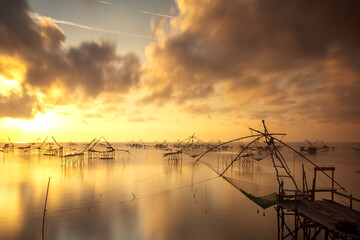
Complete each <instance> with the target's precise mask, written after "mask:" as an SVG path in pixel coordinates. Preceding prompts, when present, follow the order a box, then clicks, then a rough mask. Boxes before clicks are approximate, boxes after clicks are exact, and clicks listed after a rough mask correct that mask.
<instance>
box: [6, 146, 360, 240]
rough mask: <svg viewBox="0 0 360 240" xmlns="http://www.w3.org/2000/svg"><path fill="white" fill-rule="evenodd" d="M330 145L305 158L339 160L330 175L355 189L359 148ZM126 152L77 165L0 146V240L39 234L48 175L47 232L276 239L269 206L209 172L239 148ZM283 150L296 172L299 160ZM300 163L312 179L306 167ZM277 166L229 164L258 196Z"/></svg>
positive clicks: (358, 190) (52, 235)
mask: <svg viewBox="0 0 360 240" xmlns="http://www.w3.org/2000/svg"><path fill="white" fill-rule="evenodd" d="M115 145H116V147H119V148H122V149H124V148H125V147H124V146H122V145H120V144H115ZM292 145H293V146H294V145H296V144H292ZM331 145H333V146H335V150H334V151H329V152H326V153H318V154H316V155H315V156H310V158H311V159H312V160H313V161H314V162H316V163H317V164H322V165H324V164H325V165H335V166H336V171H335V177H336V179H337V180H338V181H339V182H340V183H341V184H342V185H343V186H344V187H345V188H346V189H347V190H348V191H349V192H351V193H353V195H354V196H357V197H360V187H359V185H358V183H359V182H360V181H359V180H360V174H359V172H360V153H359V152H356V151H355V150H353V149H352V146H353V145H354V144H351V143H334V144H331ZM129 150H130V152H131V153H132V154H133V155H134V156H135V157H134V156H131V157H129V156H127V155H118V156H117V157H116V159H115V160H86V159H85V161H84V164H83V165H82V166H70V165H64V164H62V163H61V159H60V158H58V157H46V156H41V155H39V154H37V153H35V152H32V153H19V152H17V151H16V150H15V152H14V153H1V152H0V160H1V162H0V179H1V182H0V239H41V228H42V216H43V206H44V200H45V194H46V187H47V183H48V178H49V176H50V177H51V183H50V191H49V198H48V207H47V208H48V211H47V216H46V238H47V239H52V240H56V239H64V240H65V239H66V240H68V239H277V222H276V212H275V210H274V207H270V208H268V209H266V210H262V209H261V208H260V207H259V206H257V205H256V204H255V203H253V202H252V201H250V200H249V199H248V198H246V197H245V196H244V195H243V194H242V193H241V192H239V191H238V190H236V189H235V188H234V187H233V186H231V185H230V184H229V183H228V182H226V181H225V180H223V179H222V178H219V177H217V174H216V173H215V172H214V171H213V170H212V169H215V170H217V171H220V170H221V169H223V167H224V166H225V165H226V164H228V163H229V162H230V160H231V157H233V156H235V155H234V154H235V153H236V151H234V152H233V153H232V152H231V151H230V152H227V153H218V152H212V153H210V154H209V155H207V156H206V157H205V158H204V159H203V160H204V162H205V163H207V164H208V165H209V166H210V167H211V168H212V169H211V168H210V167H209V166H208V165H206V164H204V163H197V164H193V162H194V160H193V159H192V158H190V157H187V156H184V157H183V161H182V162H178V163H172V162H167V161H165V160H164V159H163V158H162V153H163V152H162V151H160V150H155V149H129ZM282 151H283V153H284V156H285V157H286V158H287V160H288V165H289V167H290V169H291V171H292V172H293V173H294V175H295V177H296V178H297V179H301V175H300V170H301V164H302V161H301V160H300V159H299V158H297V157H294V155H293V154H291V153H290V152H289V151H288V150H286V149H283V150H282ZM305 169H306V170H307V171H308V181H309V182H310V180H311V178H312V174H313V173H312V172H311V169H312V168H311V167H310V166H309V165H308V164H306V165H305ZM274 173H275V171H274V169H273V168H272V163H271V160H270V159H269V158H266V159H264V160H262V161H260V162H255V161H254V162H252V163H237V164H235V165H234V167H233V168H231V169H229V171H228V172H227V174H228V176H232V177H233V178H235V179H238V180H239V181H240V183H243V187H244V189H246V190H248V191H252V190H253V191H254V193H257V194H264V195H265V194H267V193H270V192H272V191H274V190H275V191H276V189H277V185H276V178H275V175H274ZM328 183H329V180H328V179H326V178H321V180H319V184H320V185H321V184H324V185H326V184H328Z"/></svg>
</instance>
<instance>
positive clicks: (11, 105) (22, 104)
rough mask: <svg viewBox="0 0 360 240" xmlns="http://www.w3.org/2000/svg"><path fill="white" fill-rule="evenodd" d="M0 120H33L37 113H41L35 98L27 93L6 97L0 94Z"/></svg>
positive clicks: (11, 94) (12, 94) (41, 110)
mask: <svg viewBox="0 0 360 240" xmlns="http://www.w3.org/2000/svg"><path fill="white" fill-rule="evenodd" d="M0 109H1V110H0V118H4V117H11V118H23V119H29V118H34V117H35V116H36V113H37V112H43V109H42V107H41V105H40V104H39V102H38V100H37V99H36V97H34V96H31V95H29V94H27V93H23V94H18V93H10V95H8V96H3V95H1V94H0Z"/></svg>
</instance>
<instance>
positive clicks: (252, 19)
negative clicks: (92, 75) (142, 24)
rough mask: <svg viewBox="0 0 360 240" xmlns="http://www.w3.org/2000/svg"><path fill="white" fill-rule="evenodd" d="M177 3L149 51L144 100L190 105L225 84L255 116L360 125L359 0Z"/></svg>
mask: <svg viewBox="0 0 360 240" xmlns="http://www.w3.org/2000/svg"><path fill="white" fill-rule="evenodd" d="M177 5H178V9H179V17H178V21H177V24H178V25H175V24H176V23H171V24H170V25H167V26H165V27H164V28H165V29H167V28H169V27H170V31H168V32H170V34H168V35H167V36H165V37H164V38H162V40H161V41H160V42H158V43H153V44H151V45H149V46H148V47H147V50H146V54H147V56H148V59H149V61H148V64H147V66H146V68H145V72H146V77H147V79H148V88H149V89H150V90H151V91H152V93H150V94H149V95H148V96H145V97H144V99H143V101H142V103H157V104H159V103H164V102H167V101H169V100H173V101H175V102H177V103H178V104H186V105H187V104H189V101H193V102H198V101H199V99H211V98H212V97H213V95H214V92H213V91H211V88H210V87H211V86H220V87H221V89H220V90H219V93H220V94H221V97H222V98H223V99H225V100H227V103H229V104H230V105H231V106H233V108H234V109H237V111H241V112H242V115H245V116H248V117H250V118H263V117H270V118H271V117H275V116H276V117H281V116H282V117H283V119H290V118H289V117H287V116H292V117H293V118H297V119H311V120H313V121H338V122H340V121H342V122H344V121H345V122H356V121H359V120H360V108H359V107H358V102H360V99H359V98H360V97H359V96H360V83H359V81H356V79H359V78H360V67H359V56H360V48H359V44H358V43H359V42H360V34H359V31H358V30H357V28H358V26H359V25H360V15H359V14H358V11H359V10H360V2H359V1H356V0H350V1H345V2H344V1H342V2H339V1H336V0H330V1H323V0H317V1H305V2H304V1H301V0H295V1H290V2H289V1H280V2H277V3H276V4H274V3H273V2H269V1H267V0H255V1H236V0H225V1H223V0H215V1H210V2H209V1H196V2H194V1H190V0H178V1H177ZM324 6H326V7H324ZM344 26H346V27H344ZM155 30H156V29H155ZM156 32H160V33H163V32H164V31H160V30H156ZM166 86H167V87H166ZM169 86H171V87H169ZM207 86H209V89H208V91H205V90H202V91H195V92H193V94H192V93H191V89H193V90H194V89H205V88H206V87H207ZM167 88H169V89H170V90H171V91H165V90H166V89H167ZM212 88H213V87H212ZM196 92H198V93H203V94H196ZM216 92H217V91H216ZM205 93H206V94H205ZM181 96H183V98H182V97H181ZM191 96H193V98H191ZM196 96H198V97H196ZM179 97H180V99H187V100H186V101H180V100H179ZM279 115H280V116H279Z"/></svg>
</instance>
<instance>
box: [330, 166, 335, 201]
mask: <svg viewBox="0 0 360 240" xmlns="http://www.w3.org/2000/svg"><path fill="white" fill-rule="evenodd" d="M334 170H335V169H334V168H333V169H332V171H331V201H334Z"/></svg>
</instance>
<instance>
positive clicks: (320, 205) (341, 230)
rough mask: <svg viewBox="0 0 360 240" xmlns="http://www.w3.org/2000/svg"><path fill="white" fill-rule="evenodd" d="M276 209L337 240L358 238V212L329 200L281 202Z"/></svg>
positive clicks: (359, 235)
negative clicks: (290, 213) (308, 223)
mask: <svg viewBox="0 0 360 240" xmlns="http://www.w3.org/2000/svg"><path fill="white" fill-rule="evenodd" d="M277 205H278V207H280V208H283V209H286V210H287V211H291V212H293V213H295V214H297V215H299V216H300V217H302V218H303V219H305V220H307V221H308V222H312V223H313V224H314V225H316V226H317V227H318V228H319V229H324V230H325V231H328V232H329V233H330V234H331V235H332V236H337V237H336V238H339V239H349V238H350V239H351V238H352V239H359V238H360V212H358V211H355V210H353V209H351V208H349V207H347V206H344V205H342V204H339V203H336V202H333V201H331V200H324V199H323V200H317V201H314V202H313V201H311V200H306V199H304V200H296V201H295V200H282V201H280V202H278V203H277Z"/></svg>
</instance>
